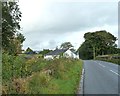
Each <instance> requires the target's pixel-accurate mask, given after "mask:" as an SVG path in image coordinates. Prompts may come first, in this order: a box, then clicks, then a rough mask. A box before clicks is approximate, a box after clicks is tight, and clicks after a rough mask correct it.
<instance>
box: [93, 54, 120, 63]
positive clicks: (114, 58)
mask: <svg viewBox="0 0 120 96" xmlns="http://www.w3.org/2000/svg"><path fill="white" fill-rule="evenodd" d="M95 59H96V60H102V61H106V62H112V63H114V64H118V65H120V54H111V55H105V56H97V57H96V58H95Z"/></svg>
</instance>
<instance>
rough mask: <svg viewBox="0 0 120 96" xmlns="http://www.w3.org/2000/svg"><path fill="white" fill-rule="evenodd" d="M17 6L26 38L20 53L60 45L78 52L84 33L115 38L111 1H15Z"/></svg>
mask: <svg viewBox="0 0 120 96" xmlns="http://www.w3.org/2000/svg"><path fill="white" fill-rule="evenodd" d="M113 1H114V2H113ZM18 4H19V7H20V11H21V12H22V18H21V19H22V21H21V22H20V25H21V32H22V33H23V35H24V36H25V38H26V40H25V41H24V43H23V49H27V48H28V47H30V48H32V49H33V50H38V51H39V50H43V49H55V48H56V47H60V45H61V44H62V43H64V42H71V43H72V45H73V46H74V48H75V49H78V48H79V46H80V45H81V44H82V43H83V42H84V38H83V36H84V34H85V33H87V32H95V31H99V30H106V31H108V32H110V33H112V34H113V35H114V36H116V37H117V38H118V2H117V1H115V0H109V2H108V1H105V0H101V1H100V0H92V1H90V0H89V2H88V1H87V0H84V1H82V0H74V1H73V0H29V2H28V0H19V2H18ZM116 43H117V44H118V41H117V42H116Z"/></svg>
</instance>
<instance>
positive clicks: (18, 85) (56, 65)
mask: <svg viewBox="0 0 120 96" xmlns="http://www.w3.org/2000/svg"><path fill="white" fill-rule="evenodd" d="M2 59H3V62H2V71H3V74H2V76H3V77H2V78H3V84H2V92H3V94H75V93H76V92H77V89H78V86H79V81H80V75H81V71H82V60H77V59H76V60H75V59H67V58H60V59H55V60H49V61H47V60H44V59H43V58H42V57H41V56H39V55H37V56H36V55H32V56H31V55H19V56H11V55H8V54H3V57H2Z"/></svg>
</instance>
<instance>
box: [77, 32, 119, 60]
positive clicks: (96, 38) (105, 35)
mask: <svg viewBox="0 0 120 96" xmlns="http://www.w3.org/2000/svg"><path fill="white" fill-rule="evenodd" d="M84 38H85V42H84V44H85V45H84V46H88V45H86V44H90V46H91V48H92V51H93V52H92V54H93V55H92V56H93V58H94V59H95V57H96V56H97V55H104V54H112V53H114V52H113V50H114V48H116V47H117V45H116V44H115V41H116V40H117V38H116V37H114V35H112V34H111V33H109V32H107V31H105V30H101V31H96V32H88V33H85V34H84ZM81 48H83V46H81V47H79V50H81ZM86 50H87V49H86ZM90 50H91V49H90Z"/></svg>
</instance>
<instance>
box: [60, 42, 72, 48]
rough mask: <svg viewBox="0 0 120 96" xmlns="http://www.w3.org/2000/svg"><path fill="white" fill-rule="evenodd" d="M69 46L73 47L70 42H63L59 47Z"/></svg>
mask: <svg viewBox="0 0 120 96" xmlns="http://www.w3.org/2000/svg"><path fill="white" fill-rule="evenodd" d="M71 47H73V45H72V44H71V43H70V42H64V43H62V44H61V46H60V48H62V49H68V48H71Z"/></svg>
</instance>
